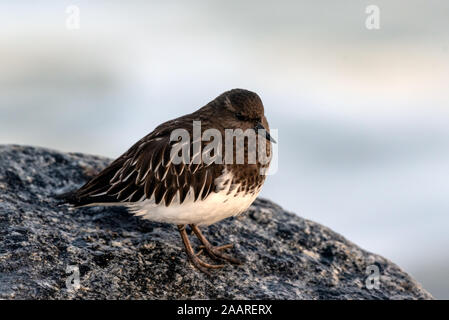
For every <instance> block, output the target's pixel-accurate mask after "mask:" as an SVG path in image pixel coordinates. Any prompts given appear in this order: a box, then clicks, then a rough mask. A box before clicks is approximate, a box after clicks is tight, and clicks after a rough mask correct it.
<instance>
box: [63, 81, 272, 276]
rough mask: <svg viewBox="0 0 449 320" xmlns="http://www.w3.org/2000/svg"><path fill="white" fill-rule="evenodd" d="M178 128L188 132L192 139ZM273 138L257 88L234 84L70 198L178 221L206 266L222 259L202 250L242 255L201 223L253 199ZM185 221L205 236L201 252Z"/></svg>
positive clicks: (81, 203)
mask: <svg viewBox="0 0 449 320" xmlns="http://www.w3.org/2000/svg"><path fill="white" fill-rule="evenodd" d="M198 125H199V128H198ZM239 129H241V130H239ZM195 131H196V132H195ZM229 132H231V134H229ZM242 132H243V134H242ZM174 133H186V134H187V138H188V139H187V140H185V139H182V136H177V135H176V134H174ZM250 133H253V135H254V138H255V140H254V139H253V140H252V139H251V137H250ZM195 135H197V137H195ZM175 136H177V139H174V137H175ZM192 136H193V139H190V138H191V137H192ZM206 136H207V137H206ZM212 137H213V138H214V139H213V140H212V139H211V138H212ZM223 137H226V138H225V139H224V138H223ZM228 137H229V139H228ZM217 140H218V141H217ZM225 140H226V141H225ZM270 141H273V142H275V141H274V139H273V138H272V137H271V136H270V133H269V127H268V122H267V119H266V118H265V115H264V107H263V104H262V101H261V99H260V98H259V96H258V95H257V94H256V93H254V92H251V91H248V90H243V89H233V90H230V91H227V92H225V93H223V94H221V95H220V96H218V97H217V98H216V99H214V100H213V101H211V102H209V103H208V104H207V105H205V106H204V107H202V108H200V109H199V110H197V111H195V112H193V113H191V114H188V115H185V116H182V117H180V118H177V119H174V120H170V121H167V122H165V123H163V124H161V125H159V126H158V127H157V128H156V129H155V130H154V131H153V132H151V133H150V134H148V135H147V136H145V137H144V138H142V139H141V140H140V141H138V142H137V143H136V144H134V145H133V146H132V147H131V148H130V149H129V150H128V151H127V152H125V153H124V154H123V155H122V156H120V157H119V158H118V159H116V160H115V161H114V162H112V163H111V164H110V165H109V166H108V167H106V168H105V169H104V170H103V171H101V172H100V173H99V174H98V175H96V176H95V177H94V178H92V179H91V180H90V181H89V182H87V183H86V184H85V185H84V186H83V187H81V188H80V189H79V190H77V191H75V192H73V193H71V194H70V196H68V197H67V198H66V200H67V202H69V203H70V204H73V205H74V206H75V207H82V206H113V205H120V206H126V207H127V208H128V209H129V211H130V212H132V213H133V214H135V215H138V216H141V217H143V218H144V219H149V220H152V221H158V222H166V223H173V224H176V225H177V226H178V229H179V232H180V234H181V238H182V241H183V243H184V246H185V249H186V252H187V255H188V257H189V259H190V261H191V262H192V263H193V265H194V266H195V267H197V268H198V269H200V270H202V271H204V272H206V273H207V268H221V267H223V265H222V264H210V263H207V262H204V261H203V260H202V259H200V258H199V255H200V253H202V252H205V253H207V254H208V255H209V256H210V257H211V258H213V259H215V260H224V261H229V262H231V263H240V262H239V260H238V259H235V258H233V257H231V256H229V255H228V254H226V253H224V252H223V251H224V250H225V249H227V248H230V247H232V244H229V245H224V246H213V245H212V244H211V243H210V242H209V241H208V240H207V239H206V238H205V237H204V236H203V234H202V233H201V231H200V229H199V228H198V226H207V225H210V224H213V223H215V222H218V221H220V220H222V219H225V218H227V217H231V216H236V215H238V214H240V213H242V212H244V211H245V210H246V209H247V208H248V207H249V206H250V205H251V203H252V202H253V201H254V200H255V199H256V197H257V195H258V194H259V192H260V189H261V187H262V185H263V183H264V181H265V177H266V175H265V174H264V170H267V169H268V166H269V163H270V160H271V153H272V152H271V143H270ZM212 142H214V146H215V148H211V145H212ZM229 142H230V143H229ZM175 148H177V149H175ZM174 150H175V151H174ZM183 151H185V154H182V153H183ZM180 154H181V155H180ZM206 154H207V155H208V156H210V157H209V159H208V161H206V160H205V159H204V156H205V155H206ZM211 154H213V155H212V156H211ZM262 154H264V156H265V158H264V159H262V158H263V157H262V156H261V155H262ZM186 155H187V157H186ZM198 155H201V157H200V156H198ZM223 155H224V159H223ZM254 155H256V158H257V159H256V160H254ZM176 157H177V158H176ZM175 158H176V160H177V161H175ZM180 159H182V161H180ZM261 159H262V160H261ZM239 160H240V161H239ZM187 225H190V228H191V229H192V231H193V232H194V234H195V235H196V236H197V237H198V239H199V240H200V242H201V243H202V246H201V250H200V252H198V253H195V252H194V250H193V248H192V246H191V244H190V241H189V238H188V234H187V232H186V226H187Z"/></svg>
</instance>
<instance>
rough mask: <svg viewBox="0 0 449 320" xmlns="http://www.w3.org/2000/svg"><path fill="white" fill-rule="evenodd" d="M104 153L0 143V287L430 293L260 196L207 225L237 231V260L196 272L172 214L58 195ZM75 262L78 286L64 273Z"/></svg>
mask: <svg viewBox="0 0 449 320" xmlns="http://www.w3.org/2000/svg"><path fill="white" fill-rule="evenodd" d="M109 161H110V160H109V159H105V158H101V157H95V156H90V155H83V154H77V153H69V154H66V153H61V152H57V151H52V150H47V149H42V148H34V147H23V146H15V145H6V146H0V298H1V299H71V298H78V299H79V298H82V299H117V298H120V299H432V296H431V295H430V294H429V293H428V292H427V291H426V290H424V289H423V288H422V287H421V286H420V285H419V284H418V283H417V282H416V281H415V280H413V279H412V278H411V277H410V276H409V275H408V274H407V273H405V272H404V271H403V270H401V269H400V268H399V267H398V266H396V265H395V264H393V263H392V262H390V261H388V260H387V259H385V258H382V257H381V256H378V255H375V254H372V253H369V252H367V251H365V250H362V249H361V248H359V247H358V246H356V245H355V244H353V243H351V242H350V241H348V240H346V239H345V238H344V237H342V236H341V235H339V234H337V233H335V232H333V231H332V230H330V229H328V228H326V227H324V226H322V225H320V224H318V223H315V222H312V221H309V220H306V219H303V218H301V217H299V216H297V215H295V214H292V213H289V212H286V211H284V210H283V209H282V208H281V207H279V206H277V205H276V204H274V203H272V202H270V201H268V200H265V199H260V198H259V199H258V200H256V201H255V202H254V204H253V205H252V206H251V207H250V208H249V210H248V211H247V212H246V213H245V214H243V215H241V216H239V217H237V218H231V219H227V220H225V221H222V222H220V223H217V224H215V225H212V226H210V227H208V228H205V235H206V236H207V237H208V238H209V239H210V240H211V241H212V242H215V243H216V244H225V243H228V242H233V243H235V245H236V247H235V249H234V252H232V253H233V254H234V255H236V256H240V257H244V258H245V259H246V263H245V264H243V265H241V266H234V265H226V267H225V268H224V269H221V270H218V271H212V274H213V275H212V276H208V275H206V274H203V273H201V272H199V271H197V270H196V269H194V268H193V267H192V266H191V265H190V263H189V262H188V261H187V257H186V254H185V252H184V250H183V247H182V243H181V240H180V237H179V234H178V232H177V229H176V228H175V226H172V225H167V224H161V223H153V222H149V221H144V220H141V219H140V218H137V217H134V216H131V215H130V214H128V212H127V211H126V210H125V209H123V208H120V207H116V208H104V207H97V208H82V209H76V210H74V209H72V208H70V207H69V206H67V205H65V204H64V205H61V204H58V200H56V199H55V198H54V195H55V194H61V193H64V192H67V191H70V190H73V189H75V188H77V187H79V186H81V184H83V183H84V182H85V181H86V180H87V179H88V178H89V177H90V176H92V175H93V174H95V173H96V172H98V171H99V170H101V168H103V167H104V166H105V165H106V164H107V163H108V162H109ZM193 238H194V237H193V236H192V239H193ZM195 245H196V246H198V242H195ZM376 270H378V271H379V277H377V278H376V276H375V275H370V272H375V271H376ZM78 273H79V280H80V281H79V285H80V286H79V288H78V287H77V286H76V281H75V282H72V280H71V279H73V278H76V277H77V275H78ZM372 279H378V282H376V281H375V280H372ZM66 283H67V284H66ZM367 283H368V284H371V285H374V284H376V283H377V284H378V287H377V288H376V286H374V288H371V289H368V288H367V285H366V284H367ZM370 287H372V286H370Z"/></svg>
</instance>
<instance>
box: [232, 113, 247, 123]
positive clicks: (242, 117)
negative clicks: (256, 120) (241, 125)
mask: <svg viewBox="0 0 449 320" xmlns="http://www.w3.org/2000/svg"><path fill="white" fill-rule="evenodd" d="M235 116H236V117H237V119H239V120H241V121H246V120H248V119H247V118H246V117H245V116H244V115H243V114H241V113H237V114H236V115H235Z"/></svg>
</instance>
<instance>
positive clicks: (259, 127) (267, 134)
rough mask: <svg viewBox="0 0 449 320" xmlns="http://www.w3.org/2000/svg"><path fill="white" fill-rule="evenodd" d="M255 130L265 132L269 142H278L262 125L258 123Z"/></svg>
mask: <svg viewBox="0 0 449 320" xmlns="http://www.w3.org/2000/svg"><path fill="white" fill-rule="evenodd" d="M254 130H255V131H256V132H257V133H259V132H258V131H259V130H264V131H265V138H267V140H269V141H271V142H273V143H276V140H274V139H273V137H271V136H270V133H269V132H268V130H267V129H265V127H264V126H263V125H262V123H260V122H258V123H257V124H256V126H255V127H254Z"/></svg>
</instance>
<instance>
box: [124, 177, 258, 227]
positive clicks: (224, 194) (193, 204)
mask: <svg viewBox="0 0 449 320" xmlns="http://www.w3.org/2000/svg"><path fill="white" fill-rule="evenodd" d="M230 178H232V176H231V174H230V173H228V172H224V173H223V175H221V176H220V177H218V178H217V179H216V180H215V184H216V185H217V186H218V190H221V191H220V192H212V193H211V194H209V196H208V197H207V198H206V199H204V200H199V199H198V200H197V201H193V189H192V188H191V190H190V191H189V193H188V194H187V197H186V199H185V200H184V202H183V203H182V204H179V195H176V197H175V198H174V199H173V202H172V203H171V204H170V205H169V206H168V207H166V206H165V205H164V204H163V203H161V204H159V205H157V204H155V203H154V199H149V200H144V201H142V202H137V203H132V204H129V205H128V208H129V209H130V211H131V212H132V213H134V214H135V215H138V216H142V217H143V218H144V219H148V220H152V221H158V222H167V223H174V224H197V225H210V224H213V223H215V222H218V221H220V220H223V219H225V218H228V217H231V216H236V215H238V214H240V213H242V212H244V211H245V210H246V209H248V207H249V206H250V205H251V203H253V201H254V200H255V199H256V198H257V195H258V194H259V192H260V189H259V190H256V192H255V193H247V194H244V193H243V192H241V193H237V189H238V185H232V184H231V181H232V179H230ZM225 181H229V182H228V184H227V185H224V184H223V183H224V182H225ZM229 191H230V192H229ZM228 193H229V194H228Z"/></svg>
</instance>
